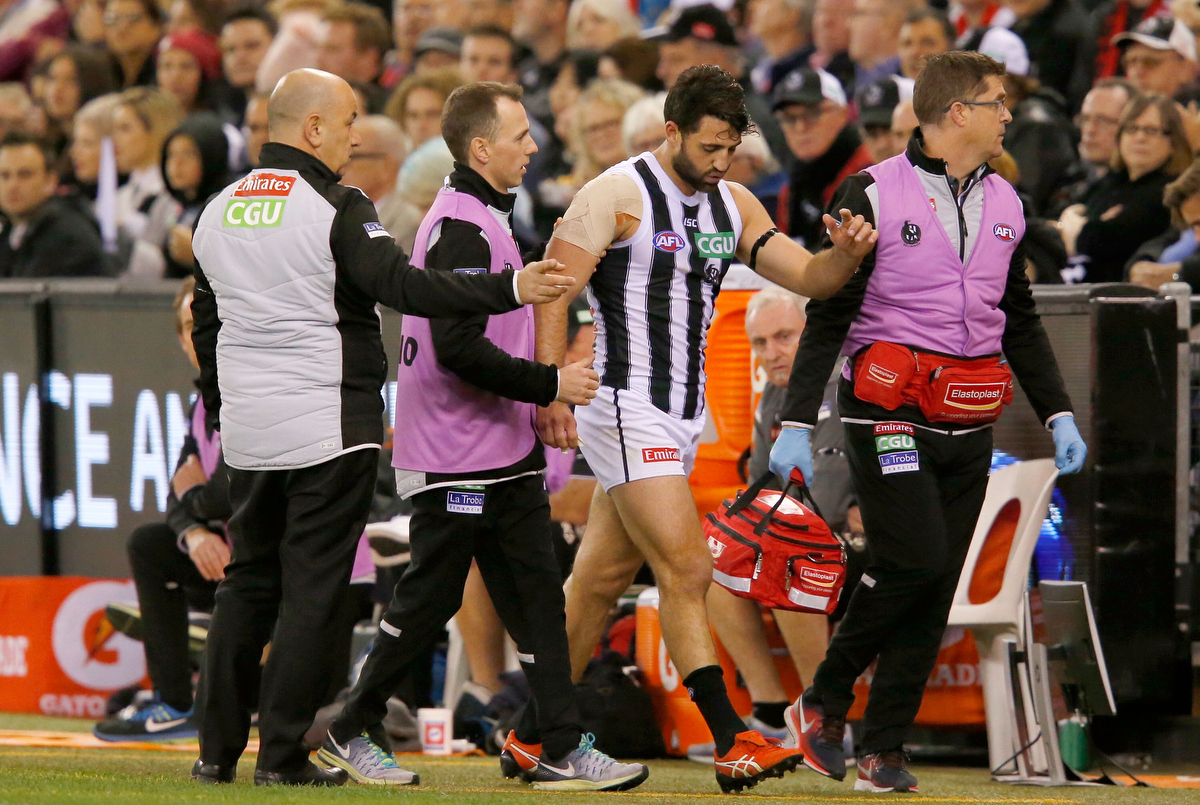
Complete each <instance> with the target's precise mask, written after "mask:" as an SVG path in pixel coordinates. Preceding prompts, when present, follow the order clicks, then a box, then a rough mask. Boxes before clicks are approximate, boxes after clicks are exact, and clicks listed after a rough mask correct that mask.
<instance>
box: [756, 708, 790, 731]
mask: <svg viewBox="0 0 1200 805" xmlns="http://www.w3.org/2000/svg"><path fill="white" fill-rule="evenodd" d="M788 704H790V702H755V703H754V717H755V718H757V719H758V720H759V721H761V722H762V723H764V724H766V725H767V726H768V727H774V728H775V729H777V730H779V729H783V728H784V727H785V726H787V724H786V722H785V721H784V720H783V711H784V710H786V709H788Z"/></svg>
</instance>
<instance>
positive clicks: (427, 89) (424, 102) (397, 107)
mask: <svg viewBox="0 0 1200 805" xmlns="http://www.w3.org/2000/svg"><path fill="white" fill-rule="evenodd" d="M461 85H462V77H461V76H459V74H458V71H457V70H451V69H443V70H434V71H433V72H431V73H427V74H425V75H411V76H409V77H408V78H406V79H404V80H403V81H401V82H400V85H399V86H398V87H396V91H395V92H393V93H392V97H391V99H390V100H389V101H388V102H387V106H386V107H385V108H384V114H386V115H387V116H388V117H390V118H391V119H392V120H395V121H396V122H397V123H399V124H400V128H401V129H403V130H404V133H405V134H406V135H407V136H408V142H409V146H410V147H411V148H413V149H416V148H419V147H420V146H421V145H423V144H424V143H427V142H429V141H430V140H432V139H434V138H435V137H441V136H442V107H443V106H445V105H446V99H447V98H449V97H450V93H451V92H454V90H455V89H456V88H458V87H459V86H461Z"/></svg>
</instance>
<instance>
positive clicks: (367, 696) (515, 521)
mask: <svg viewBox="0 0 1200 805" xmlns="http://www.w3.org/2000/svg"><path fill="white" fill-rule="evenodd" d="M471 492H472V493H473V494H482V496H483V504H482V510H481V511H479V512H478V513H456V512H454V511H448V510H447V509H450V508H462V507H461V505H454V504H452V503H451V496H452V495H459V494H461V493H462V490H461V489H460V490H454V489H447V488H437V489H431V490H428V491H426V492H421V493H418V494H417V495H414V496H413V498H412V501H413V506H414V510H413V515H412V523H411V528H410V533H411V545H412V562H411V564H409V566H408V570H407V571H405V573H404V575H403V576H402V577H401V578H400V581H399V582H398V583H397V584H396V589H395V592H394V594H393V596H392V602H391V604H390V605H389V606H388V610H387V612H386V613H385V614H384V616H383V621H382V622H381V623H380V627H379V635H378V637H377V638H376V639H375V645H374V646H373V647H372V649H371V654H370V656H369V657H368V658H367V661H366V663H365V665H364V666H363V669H362V673H361V675H360V676H359V678H358V682H357V683H356V684H355V686H354V690H353V691H352V692H351V694H350V699H349V701H348V702H347V703H346V709H345V710H344V711H343V712H342V714H341V715H340V716H338V718H337V720H336V721H335V722H334V724H333V726H332V728H331V729H330V732H331V733H332V735H333V737H334V739H336V740H337V741H338V742H345V741H347V740H349V739H350V738H353V737H354V736H356V735H359V734H360V733H362V732H363V731H364V730H371V731H372V733H371V734H372V735H377V734H378V733H377V732H376V731H375V730H376V728H377V727H378V725H379V724H380V722H382V720H383V717H384V715H386V713H387V700H388V698H390V697H391V696H392V694H393V693H394V692H395V690H396V687H397V685H398V684H399V683H400V681H401V680H402V679H403V677H404V674H405V671H406V669H407V667H408V665H409V664H410V663H412V662H413V661H414V660H415V659H416V658H418V657H421V656H423V654H424V652H425V650H426V649H428V647H429V646H430V645H431V644H432V643H433V641H435V640H436V639H437V638H438V636H439V635H441V633H442V630H443V628H445V625H446V622H447V621H449V620H450V618H451V617H453V616H454V614H455V613H456V612H458V610H459V608H460V607H461V606H462V593H463V586H464V585H465V584H466V581H467V572H468V571H469V570H470V569H471V559H472V558H473V559H475V561H476V562H477V563H478V565H479V572H480V574H481V575H482V576H483V581H484V584H485V585H486V586H487V589H488V593H489V594H490V595H491V598H492V602H493V603H494V604H495V605H496V611H497V613H499V615H500V620H501V621H503V623H504V627H505V628H506V629H507V630H508V633H509V634H510V635H512V638H513V640H515V641H516V643H517V652H518V656H519V659H520V661H521V667H522V669H523V670H524V671H525V675H526V677H527V678H528V679H529V683H530V688H532V690H533V696H534V701H535V702H536V710H537V713H536V716H537V726H538V730H539V731H540V733H541V736H542V745H543V750H544V751H545V752H546V753H547V754H548V755H549V756H550V757H551V758H558V757H562V756H563V755H565V754H567V753H568V752H570V751H571V750H572V749H574V748H575V746H576V745H577V744H578V743H579V735H580V719H579V714H578V711H577V709H576V706H575V688H574V686H573V685H572V684H571V659H570V654H569V653H568V651H567V632H566V615H565V611H564V607H565V598H564V595H563V589H562V585H563V580H562V572H561V571H560V570H559V566H558V560H557V559H556V558H555V554H554V547H553V545H552V544H551V540H550V503H549V499H548V497H547V495H546V488H545V484H544V482H543V480H542V477H541V476H540V475H529V476H525V477H521V478H514V479H512V480H510V481H502V482H500V483H496V484H491V485H488V486H486V487H482V488H476V489H473V490H471ZM455 499H456V500H457V501H459V502H460V503H461V501H462V498H461V497H456V498H455Z"/></svg>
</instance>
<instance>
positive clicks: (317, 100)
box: [267, 68, 358, 174]
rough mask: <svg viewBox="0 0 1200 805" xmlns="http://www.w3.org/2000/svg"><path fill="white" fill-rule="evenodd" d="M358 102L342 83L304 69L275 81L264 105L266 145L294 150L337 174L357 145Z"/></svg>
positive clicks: (333, 76)
mask: <svg viewBox="0 0 1200 805" xmlns="http://www.w3.org/2000/svg"><path fill="white" fill-rule="evenodd" d="M357 115H358V101H357V99H356V98H355V96H354V90H353V89H351V87H350V85H349V84H347V83H346V82H345V80H343V79H341V78H338V77H337V76H335V75H333V74H332V73H326V72H323V71H321V70H313V69H309V68H304V69H300V70H293V71H292V72H290V73H288V74H287V75H285V76H284V77H283V78H281V79H279V83H278V84H276V85H275V90H274V91H273V92H272V93H271V99H270V100H269V101H268V102H267V129H268V134H269V137H270V141H271V142H273V143H282V144H284V145H290V146H292V147H294V148H298V149H300V150H301V151H305V152H307V153H309V154H312V155H313V156H315V157H317V158H318V159H320V160H321V161H322V162H324V163H325V164H326V165H327V166H328V167H329V168H330V169H331V170H333V171H334V172H335V173H338V174H340V173H341V172H342V170H343V169H344V168H345V167H346V165H347V163H349V161H350V151H351V149H352V148H353V147H355V146H357V145H358V135H357V133H356V132H355V131H354V119H355V118H356V117H357Z"/></svg>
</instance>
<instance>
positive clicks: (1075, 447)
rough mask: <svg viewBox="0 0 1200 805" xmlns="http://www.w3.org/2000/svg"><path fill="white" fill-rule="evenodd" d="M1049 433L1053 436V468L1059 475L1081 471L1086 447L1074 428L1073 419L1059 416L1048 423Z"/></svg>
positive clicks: (1077, 429) (1085, 455) (1085, 456)
mask: <svg viewBox="0 0 1200 805" xmlns="http://www.w3.org/2000/svg"><path fill="white" fill-rule="evenodd" d="M1050 433H1051V434H1052V435H1053V436H1054V466H1056V467H1058V472H1059V474H1061V475H1070V474H1071V473H1073V472H1079V471H1080V470H1081V469H1083V461H1084V459H1086V458H1087V445H1086V444H1085V443H1084V441H1083V437H1082V436H1080V435H1079V428H1077V427H1075V417H1073V416H1060V417H1059V418H1058V419H1056V420H1054V421H1053V422H1051V423H1050Z"/></svg>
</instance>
